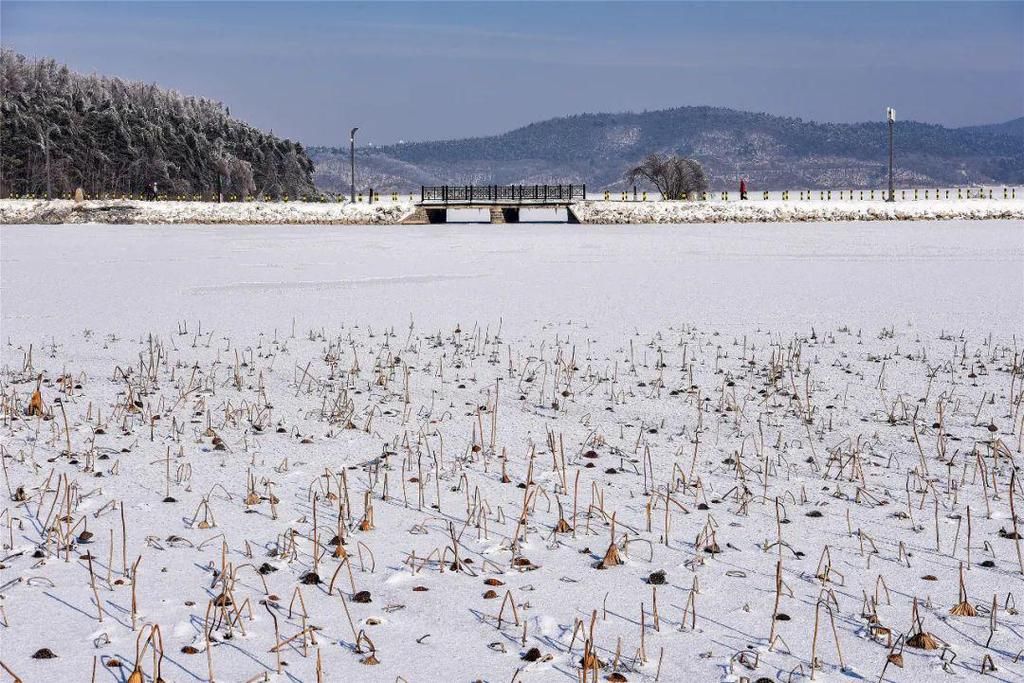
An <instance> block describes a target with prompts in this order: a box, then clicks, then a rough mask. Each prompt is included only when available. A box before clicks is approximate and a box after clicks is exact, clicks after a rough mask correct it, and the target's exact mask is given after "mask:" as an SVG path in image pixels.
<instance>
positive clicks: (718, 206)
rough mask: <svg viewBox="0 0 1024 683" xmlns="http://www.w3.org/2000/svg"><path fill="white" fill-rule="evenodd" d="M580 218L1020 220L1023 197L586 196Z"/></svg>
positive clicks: (653, 220)
mask: <svg viewBox="0 0 1024 683" xmlns="http://www.w3.org/2000/svg"><path fill="white" fill-rule="evenodd" d="M573 211H574V212H575V213H576V216H577V217H578V218H579V219H580V222H581V223H593V224H601V225H618V224H636V223H800V222H812V221H813V222H822V221H829V222H832V221H895V220H901V221H918V220H960V219H971V220H991V219H1017V220H1020V219H1024V201H1021V200H1016V199H964V200H948V199H945V200H923V201H899V202H895V203H892V204H890V203H887V202H884V201H879V200H875V201H870V200H869V201H859V200H839V201H835V200H830V201H814V200H808V201H794V200H792V199H791V200H788V201H783V200H768V201H758V200H754V201H748V202H742V203H741V202H735V201H734V202H717V201H711V202H662V201H658V202H628V201H627V202H615V201H587V202H582V203H580V204H576V205H574V206H573Z"/></svg>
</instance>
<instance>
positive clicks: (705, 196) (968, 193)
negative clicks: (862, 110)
mask: <svg viewBox="0 0 1024 683" xmlns="http://www.w3.org/2000/svg"><path fill="white" fill-rule="evenodd" d="M953 191H954V190H951V189H946V190H940V189H935V190H931V189H926V190H920V189H913V190H899V194H898V195H897V197H898V198H899V199H900V200H903V201H906V200H915V201H916V200H920V199H926V200H927V199H932V198H934V199H953V196H952V194H951V193H952V192H953ZM955 192H956V199H995V198H996V197H997V196H998V195H997V193H996V190H994V189H992V188H956V190H955ZM908 193H909V194H908ZM630 194H632V198H630ZM770 194H771V193H769V192H768V191H764V192H762V195H761V198H762V200H764V201H768V200H769V195H770ZM777 194H778V195H779V197H780V198H781V199H782V201H789V200H790V195H791V194H792V193H791V192H790V191H789V190H783V191H782V192H781V193H777ZM387 195H389V196H390V197H391V201H393V202H397V201H398V200H399V196H400V193H398V192H389V193H387ZM716 195H717V196H718V197H720V198H721V201H729V192H728V191H727V190H726V191H723V192H720V193H715V192H702V193H701V196H700V198H701V200H703V201H709V200H714V199H715V197H716ZM1002 195H1003V199H1016V198H1017V188H1016V187H1004V188H1003V192H1002ZM887 196H888V192H887V191H885V190H878V191H877V193H876V191H875V190H838V199H840V200H849V201H864V200H874V199H876V198H878V199H886V198H887ZM381 197H382V195H381V193H380V192H376V191H375V190H373V189H370V190H369V191H368V192H367V194H366V196H365V201H366V203H367V204H373V203H375V202H380V201H381ZM611 197H612V192H611V190H605V191H604V201H606V202H607V201H611V200H612V199H611ZM797 197H798V198H799V200H800V201H808V200H812V199H814V198H815V197H817V199H818V200H819V201H831V200H832V190H800V191H799V193H798V194H797ZM9 198H10V199H45V197H44V196H42V195H35V194H25V195H19V194H12V195H10V196H9ZM73 198H74V195H73V194H72V193H64V194H62V195H60V196H59V197H56V199H73ZM84 198H85V199H103V200H117V199H125V200H142V201H145V200H155V201H179V202H217V197H216V196H207V195H201V194H192V195H188V194H179V195H166V194H158V195H156V196H155V197H154V196H147V195H146V194H142V193H137V194H132V193H122V194H118V193H107V192H104V193H100V194H96V195H88V194H86V195H84ZM224 201H225V202H255V201H273V200H267V199H262V200H261V199H259V198H258V197H254V196H252V195H247V196H244V197H240V196H238V195H227V196H225V197H224ZM280 201H282V202H289V201H302V202H318V203H329V202H339V203H340V202H345V201H348V196H347V195H336V196H334V197H328V196H327V195H301V196H300V197H295V198H292V197H290V196H289V195H283V196H282V197H281V199H280ZM355 201H356V203H362V202H363V201H364V196H363V193H362V192H359V193H357V194H356V200H355ZM409 201H410V202H414V201H416V199H415V196H414V195H413V194H412V193H411V192H410V193H409ZM619 201H623V202H627V201H634V202H646V201H648V198H647V192H639V193H638V192H637V189H636V188H635V187H634V188H633V191H632V193H630V192H629V191H626V190H623V191H622V192H621V193H620V198H619Z"/></svg>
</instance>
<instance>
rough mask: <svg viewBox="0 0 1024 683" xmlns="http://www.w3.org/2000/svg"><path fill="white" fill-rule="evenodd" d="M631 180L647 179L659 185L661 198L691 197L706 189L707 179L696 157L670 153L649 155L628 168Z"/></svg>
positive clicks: (627, 174) (629, 179)
mask: <svg viewBox="0 0 1024 683" xmlns="http://www.w3.org/2000/svg"><path fill="white" fill-rule="evenodd" d="M626 180H627V181H628V182H631V183H635V182H637V181H638V180H639V181H647V182H649V183H651V184H652V185H654V186H655V187H656V188H658V191H659V192H661V198H662V199H688V198H689V197H690V195H691V194H692V193H694V192H706V191H707V189H708V178H707V176H706V175H705V174H704V168H703V167H702V166H701V165H700V163H699V162H697V161H695V160H694V159H685V158H683V157H681V156H676V155H669V154H657V153H654V154H650V155H648V156H647V157H646V158H645V159H644V160H643V161H641V162H640V164H639V165H637V166H634V167H633V168H631V169H629V170H628V171H626Z"/></svg>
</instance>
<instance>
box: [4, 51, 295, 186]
mask: <svg viewBox="0 0 1024 683" xmlns="http://www.w3.org/2000/svg"><path fill="white" fill-rule="evenodd" d="M47 158H48V159H47ZM312 173H313V164H312V163H311V162H310V160H309V157H308V156H307V155H306V152H305V150H304V149H303V148H302V145H301V144H299V143H297V142H292V141H290V140H283V139H281V138H278V137H275V136H274V135H271V134H268V133H265V132H263V131H261V130H259V129H256V128H253V127H252V126H250V125H248V124H246V123H243V122H241V121H238V120H237V119H233V118H231V116H230V115H229V112H228V110H227V109H226V108H225V107H224V106H223V105H222V104H220V103H218V102H214V101H211V100H208V99H201V98H196V97H187V96H184V95H181V94H180V93H177V92H174V91H170V90H165V89H162V88H159V87H157V86H156V85H147V84H145V83H137V82H126V81H122V80H121V79H118V78H107V77H102V76H92V75H84V74H78V73H74V72H72V71H70V70H69V69H68V68H67V67H66V66H63V65H61V64H57V63H56V62H54V61H53V60H49V59H44V60H33V59H29V58H26V57H24V56H22V55H20V54H16V53H14V52H12V51H9V50H4V51H3V52H2V54H0V195H2V196H8V195H10V194H19V195H25V194H35V195H37V196H39V195H43V196H45V194H46V192H47V179H48V178H49V184H50V187H51V189H52V192H53V195H54V196H59V195H64V194H67V193H70V192H73V191H74V190H75V188H78V187H81V188H83V189H84V190H85V191H86V192H87V193H89V194H99V193H117V194H121V193H133V194H137V193H141V192H143V191H144V189H145V188H148V187H151V186H152V184H153V183H154V182H156V183H157V187H158V190H159V192H160V193H161V194H169V195H177V194H189V195H192V194H205V195H207V196H209V195H211V194H213V193H215V192H216V191H217V183H218V175H220V176H221V177H222V178H223V179H224V181H223V191H224V193H225V194H227V195H230V194H234V195H239V196H243V195H254V194H264V195H267V196H272V197H279V196H282V195H290V196H293V197H295V196H300V195H302V194H306V193H312V192H314V191H315V190H314V187H313V182H312Z"/></svg>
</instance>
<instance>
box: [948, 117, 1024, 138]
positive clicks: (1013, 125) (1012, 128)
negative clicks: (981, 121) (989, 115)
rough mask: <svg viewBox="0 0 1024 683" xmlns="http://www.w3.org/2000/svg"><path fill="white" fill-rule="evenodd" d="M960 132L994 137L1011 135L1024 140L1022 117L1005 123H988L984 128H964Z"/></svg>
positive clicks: (1023, 120) (1023, 119)
mask: <svg viewBox="0 0 1024 683" xmlns="http://www.w3.org/2000/svg"><path fill="white" fill-rule="evenodd" d="M960 130H965V131H969V132H972V133H992V134H994V135H1013V136H1016V137H1019V138H1024V116H1022V117H1020V118H1019V119H1013V120H1012V121H1007V122H1006V123H990V124H988V125H984V126H966V127H964V128H961V129H960Z"/></svg>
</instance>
